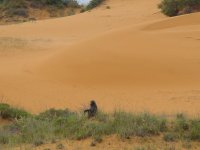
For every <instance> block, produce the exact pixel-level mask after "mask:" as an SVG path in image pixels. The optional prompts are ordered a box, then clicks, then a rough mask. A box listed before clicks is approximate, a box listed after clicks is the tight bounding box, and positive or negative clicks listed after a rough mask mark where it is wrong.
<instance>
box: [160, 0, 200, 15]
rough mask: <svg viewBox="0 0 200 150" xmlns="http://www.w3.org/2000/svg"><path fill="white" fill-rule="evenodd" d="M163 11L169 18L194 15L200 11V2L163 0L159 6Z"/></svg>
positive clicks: (195, 0)
mask: <svg viewBox="0 0 200 150" xmlns="http://www.w3.org/2000/svg"><path fill="white" fill-rule="evenodd" d="M159 8H160V9H161V11H162V12H163V13H164V14H165V15H167V16H170V17H172V16H176V15H180V14H187V13H192V12H195V11H199V10H200V1H199V0H162V2H161V3H160V4H159Z"/></svg>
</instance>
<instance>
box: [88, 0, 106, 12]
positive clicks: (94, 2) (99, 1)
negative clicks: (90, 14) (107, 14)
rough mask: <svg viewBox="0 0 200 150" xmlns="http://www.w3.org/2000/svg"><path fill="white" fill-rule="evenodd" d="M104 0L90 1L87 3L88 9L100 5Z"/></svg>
mask: <svg viewBox="0 0 200 150" xmlns="http://www.w3.org/2000/svg"><path fill="white" fill-rule="evenodd" d="M103 1H104V0H91V1H90V3H89V4H88V5H87V7H86V9H87V10H91V9H93V8H95V7H97V6H99V5H100V4H101V3H102V2H103Z"/></svg>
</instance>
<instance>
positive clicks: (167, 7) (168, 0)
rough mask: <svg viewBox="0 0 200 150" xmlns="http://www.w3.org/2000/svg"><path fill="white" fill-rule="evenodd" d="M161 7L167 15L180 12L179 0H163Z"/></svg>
mask: <svg viewBox="0 0 200 150" xmlns="http://www.w3.org/2000/svg"><path fill="white" fill-rule="evenodd" d="M159 8H160V9H161V10H162V12H163V13H164V14H165V15H167V16H170V17H172V16H176V15H177V14H178V12H179V10H178V2H177V0H163V1H162V2H161V4H160V5H159Z"/></svg>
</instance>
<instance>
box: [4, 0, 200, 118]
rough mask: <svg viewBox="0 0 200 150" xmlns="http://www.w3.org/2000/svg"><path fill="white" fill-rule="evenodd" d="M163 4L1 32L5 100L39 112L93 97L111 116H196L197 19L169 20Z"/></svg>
mask: <svg viewBox="0 0 200 150" xmlns="http://www.w3.org/2000/svg"><path fill="white" fill-rule="evenodd" d="M159 2H160V1H159V0H148V1H146V0H134V1H132V0H124V1H121V0H108V1H106V2H105V3H104V5H102V6H101V7H100V8H97V9H95V10H92V11H91V12H86V13H83V14H79V15H75V16H71V17H67V18H59V19H53V20H45V21H37V22H35V23H24V24H19V25H11V26H2V27H0V33H1V34H0V39H1V40H0V41H1V42H0V44H1V45H2V46H1V49H0V57H1V59H0V67H1V70H0V82H1V85H2V86H1V87H0V93H1V94H2V95H5V96H6V97H7V98H8V99H7V100H4V101H6V102H9V103H11V104H14V105H19V106H22V107H25V108H27V109H30V110H31V111H33V112H38V111H41V110H43V109H44V108H49V107H70V108H72V109H80V108H82V107H84V104H86V103H87V102H88V101H89V100H90V99H95V100H97V103H98V104H99V106H100V108H102V109H104V110H106V111H111V110H113V109H116V108H123V109H126V110H127V111H129V110H130V111H144V110H148V111H151V112H154V113H163V112H164V113H167V114H171V113H177V112H187V113H189V114H191V115H193V114H196V113H198V108H199V106H200V105H199V102H198V99H199V97H200V91H199V89H198V87H199V84H200V82H199V80H198V78H199V75H200V71H199V69H198V68H199V67H200V64H199V56H200V53H199V48H200V43H199V39H200V30H199V29H200V28H199V27H200V24H199V22H198V21H197V20H199V14H198V13H197V14H190V15H186V16H181V17H176V18H165V17H164V16H163V15H162V14H161V13H160V12H159V10H158V8H157V4H158V3H159ZM106 6H110V8H111V9H106ZM188 22H189V23H188Z"/></svg>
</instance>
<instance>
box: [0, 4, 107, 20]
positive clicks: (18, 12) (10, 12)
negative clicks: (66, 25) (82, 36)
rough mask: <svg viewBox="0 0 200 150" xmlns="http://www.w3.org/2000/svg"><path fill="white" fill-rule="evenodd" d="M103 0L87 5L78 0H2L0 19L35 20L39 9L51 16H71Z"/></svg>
mask: <svg viewBox="0 0 200 150" xmlns="http://www.w3.org/2000/svg"><path fill="white" fill-rule="evenodd" d="M102 1H103V0H92V1H90V2H89V4H88V5H87V6H82V5H80V4H79V3H78V2H77V0H17V1H16V0H0V19H1V22H2V21H3V22H7V23H9V22H24V21H33V20H37V17H38V16H36V15H34V12H38V11H41V12H42V11H46V12H48V14H49V17H61V16H70V15H74V14H76V13H78V12H80V11H81V12H83V11H87V10H91V9H93V8H94V7H97V6H98V5H99V4H100V3H101V2H102ZM30 11H31V13H30ZM35 14H37V13H35ZM39 17H40V16H39ZM46 17H47V16H46Z"/></svg>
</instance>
